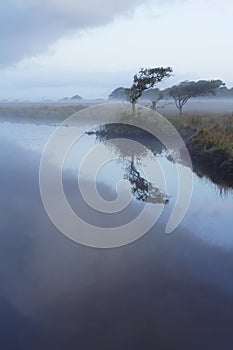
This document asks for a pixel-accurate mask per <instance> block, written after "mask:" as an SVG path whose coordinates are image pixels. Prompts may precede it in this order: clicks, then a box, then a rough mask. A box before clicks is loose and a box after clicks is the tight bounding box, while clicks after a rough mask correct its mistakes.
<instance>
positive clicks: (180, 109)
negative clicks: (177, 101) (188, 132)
mask: <svg viewBox="0 0 233 350" xmlns="http://www.w3.org/2000/svg"><path fill="white" fill-rule="evenodd" d="M182 109H183V106H182V105H180V106H179V112H180V116H182Z"/></svg>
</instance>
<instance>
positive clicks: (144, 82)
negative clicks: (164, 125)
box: [109, 67, 233, 115]
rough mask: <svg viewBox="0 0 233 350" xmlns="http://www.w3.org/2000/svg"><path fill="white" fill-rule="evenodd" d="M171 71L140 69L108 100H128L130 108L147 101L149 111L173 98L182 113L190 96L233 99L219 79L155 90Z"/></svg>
mask: <svg viewBox="0 0 233 350" xmlns="http://www.w3.org/2000/svg"><path fill="white" fill-rule="evenodd" d="M171 74H172V68H170V67H167V68H163V67H158V68H144V69H140V70H139V72H138V73H137V74H135V75H134V78H133V84H132V86H131V87H130V88H124V87H119V88H117V89H115V90H114V91H112V92H111V94H110V95H109V100H121V101H129V102H131V103H132V106H133V108H134V105H135V103H136V102H137V101H138V100H139V99H140V100H149V101H151V108H152V109H154V110H156V109H157V104H158V102H159V101H160V100H170V99H173V100H174V102H175V105H176V107H177V108H178V110H179V113H180V115H181V114H182V111H183V107H184V105H185V104H186V103H187V102H188V101H189V100H190V99H191V98H194V97H201V96H206V97H212V96H215V97H219V98H228V97H229V98H233V88H231V89H228V88H227V87H226V86H225V84H224V83H223V82H222V80H219V79H217V80H199V81H196V82H195V81H183V82H181V83H180V84H177V85H174V86H172V87H169V88H167V89H164V90H160V89H159V88H157V87H155V86H156V85H157V84H158V83H160V82H161V81H162V80H163V79H164V78H168V77H170V76H171Z"/></svg>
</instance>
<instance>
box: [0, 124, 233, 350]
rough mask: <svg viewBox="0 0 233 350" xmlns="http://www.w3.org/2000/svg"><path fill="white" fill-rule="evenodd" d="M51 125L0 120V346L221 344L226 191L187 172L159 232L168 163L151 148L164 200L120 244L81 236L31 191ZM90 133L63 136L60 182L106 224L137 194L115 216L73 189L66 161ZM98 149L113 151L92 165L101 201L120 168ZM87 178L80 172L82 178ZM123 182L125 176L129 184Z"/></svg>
mask: <svg viewBox="0 0 233 350" xmlns="http://www.w3.org/2000/svg"><path fill="white" fill-rule="evenodd" d="M54 128H55V127H54V126H49V125H35V124H26V123H24V124H20V123H7V122H2V123H1V126H0V145H1V147H0V154H1V158H0V159H1V173H0V183H1V201H0V206H1V209H0V216H1V217H0V218H1V220H0V226H1V233H0V322H1V323H0V324H1V327H0V349H4V350H7V349H16V350H21V349H22V350H27V349H30V350H31V349H33V350H37V349H44V350H47V349H48V350H53V349H54V350H55V349H56V350H65V349H66V350H74V349H75V350H76V349H85V350H88V349H101V350H104V349H108V350H110V349H113V350H114V349H159V350H163V349H171V348H173V349H191V350H192V349H193V350H196V349H199V350H202V349H203V350H206V349H212V350H214V349H216V350H217V349H218V350H219V349H224V350H228V349H229V350H231V349H232V346H233V332H232V329H233V229H232V227H233V215H232V214H233V201H232V200H233V192H232V190H231V189H225V190H224V189H222V188H220V187H218V186H217V185H215V184H213V183H212V182H211V181H210V180H208V179H207V178H199V177H198V176H197V175H195V174H194V189H193V196H192V201H191V204H190V208H189V210H188V213H187V215H186V216H185V218H184V220H183V221H182V223H181V225H180V226H179V227H178V228H177V229H176V230H175V232H173V233H172V234H171V235H166V234H165V233H164V232H165V226H166V222H167V219H168V217H169V216H170V214H171V210H172V207H173V206H174V202H175V200H176V195H177V189H176V178H175V176H176V175H175V171H174V165H173V163H171V162H170V161H169V160H168V159H167V158H166V157H165V156H164V154H162V155H160V156H159V161H160V162H161V166H162V167H163V170H164V173H165V175H166V180H167V189H166V193H164V192H163V191H162V190H161V193H162V195H164V197H162V198H168V203H167V204H166V205H165V206H164V209H163V213H162V215H161V217H160V219H159V221H158V222H157V224H156V225H155V226H154V227H153V228H152V229H151V230H150V231H149V232H148V233H147V234H146V235H145V236H143V237H142V238H141V239H139V240H137V241H136V242H134V243H132V244H130V245H127V246H124V247H121V248H117V249H109V250H108V249H107V250H103V249H94V248H88V247H85V246H81V245H79V244H77V243H74V242H72V241H71V240H69V239H68V238H66V237H65V236H64V235H62V234H61V233H60V232H59V231H58V230H57V229H56V228H55V227H54V225H53V224H52V223H51V221H50V219H49V218H48V216H47V214H46V212H45V210H44V208H43V205H42V201H41V197H40V190H39V164H40V159H41V154H42V150H43V148H44V146H45V144H46V142H47V139H48V137H49V135H51V133H52V132H53V130H54ZM98 142H101V141H100V140H98V139H96V137H95V135H90V136H88V135H85V136H83V137H82V138H81V139H80V140H79V142H77V144H75V145H74V146H73V148H72V151H71V152H70V154H69V156H68V157H67V159H66V162H65V164H64V176H63V180H64V190H65V192H66V195H67V198H68V200H69V202H70V205H71V206H72V207H73V209H74V210H75V211H77V212H79V214H80V215H81V216H82V217H84V218H85V220H89V222H91V223H92V224H94V225H99V226H106V227H108V226H109V225H112V226H114V225H115V226H116V225H117V224H119V220H120V221H121V224H122V223H125V222H127V220H130V219H131V218H133V217H135V216H136V215H137V214H138V213H139V212H140V211H141V210H142V207H143V205H144V203H143V200H140V199H139V198H137V196H134V197H133V199H132V203H131V204H130V206H129V208H128V211H127V213H126V214H125V215H124V214H123V216H121V217H120V216H119V215H118V214H117V215H115V217H110V216H109V215H104V214H99V213H97V212H96V211H94V210H91V209H90V208H89V207H88V206H85V204H84V203H83V202H82V199H81V196H80V193H79V192H78V190H77V188H76V187H77V167H78V164H79V162H80V161H81V158H82V155H83V154H85V152H87V150H88V149H90V148H91V147H92V146H93V145H96V144H97V143H98ZM106 152H110V154H112V158H114V157H115V156H118V160H113V161H112V162H110V163H108V164H107V165H106V167H103V168H102V169H100V171H99V174H98V177H97V187H98V190H99V192H100V194H101V195H102V196H103V198H105V199H107V200H112V199H114V198H115V196H116V183H117V181H119V180H120V179H122V178H128V179H129V176H130V173H129V172H130V170H131V171H132V168H130V167H129V164H130V163H129V159H128V160H127V155H124V154H121V156H120V157H119V149H114V146H113V147H107V145H106ZM121 153H123V152H121ZM139 158H140V155H139ZM143 161H144V163H145V164H146V166H148V167H149V166H150V162H151V161H152V160H151V158H150V157H147V155H143ZM90 171H91V170H90ZM131 175H132V174H131ZM127 176H128V177H127ZM142 177H143V176H142ZM88 181H89V179H88V173H87V174H86V182H87V187H88ZM132 186H133V184H132V183H130V181H129V186H128V190H129V191H131V190H132ZM136 193H137V194H138V192H136ZM139 194H140V193H139ZM160 198H161V197H160ZM156 205H161V203H153V201H152V203H151V215H153V210H154V208H155V207H154V206H156Z"/></svg>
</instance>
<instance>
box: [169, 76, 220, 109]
mask: <svg viewBox="0 0 233 350" xmlns="http://www.w3.org/2000/svg"><path fill="white" fill-rule="evenodd" d="M223 85H225V84H224V83H223V82H222V80H199V81H197V82H195V81H183V82H182V83H180V84H179V85H174V86H173V87H172V88H171V89H170V96H171V97H173V98H174V100H175V104H176V107H177V108H178V109H179V112H180V115H181V114H182V110H183V107H184V105H185V104H186V103H187V102H188V100H189V99H190V98H192V97H198V96H205V95H208V94H213V95H214V94H215V92H216V90H217V89H218V88H220V87H221V86H223Z"/></svg>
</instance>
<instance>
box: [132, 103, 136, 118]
mask: <svg viewBox="0 0 233 350" xmlns="http://www.w3.org/2000/svg"><path fill="white" fill-rule="evenodd" d="M132 110H133V116H134V117H135V113H136V109H135V103H132Z"/></svg>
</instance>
